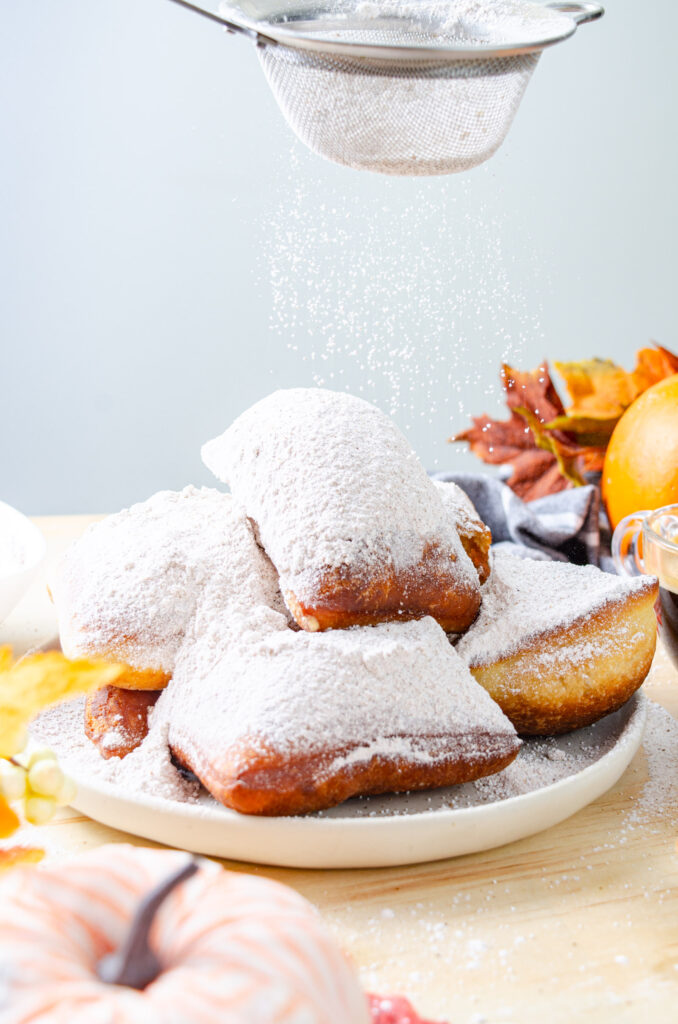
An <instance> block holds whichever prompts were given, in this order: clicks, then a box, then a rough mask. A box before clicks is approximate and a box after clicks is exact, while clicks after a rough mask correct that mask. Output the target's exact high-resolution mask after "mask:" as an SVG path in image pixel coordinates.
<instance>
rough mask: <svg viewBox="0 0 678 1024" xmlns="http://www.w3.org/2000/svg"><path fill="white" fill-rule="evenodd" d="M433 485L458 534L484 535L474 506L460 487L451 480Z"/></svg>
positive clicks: (483, 524)
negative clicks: (481, 533) (479, 533)
mask: <svg viewBox="0 0 678 1024" xmlns="http://www.w3.org/2000/svg"><path fill="white" fill-rule="evenodd" d="M433 483H434V485H435V487H436V488H437V490H438V493H439V494H440V497H441V498H442V501H443V506H444V508H445V511H446V512H447V514H448V515H449V516H450V518H451V520H452V522H453V523H454V524H455V525H456V527H457V530H458V531H459V533H461V534H463V535H469V536H472V535H473V534H474V533H478V532H483V533H484V532H485V530H487V527H486V526H485V523H484V522H483V521H482V519H481V518H480V516H479V515H478V513H477V512H476V509H475V505H474V504H473V502H472V501H471V499H470V498H469V496H468V494H466V492H465V491H462V489H461V487H459V486H458V485H457V484H455V483H453V482H452V481H451V480H434V481H433Z"/></svg>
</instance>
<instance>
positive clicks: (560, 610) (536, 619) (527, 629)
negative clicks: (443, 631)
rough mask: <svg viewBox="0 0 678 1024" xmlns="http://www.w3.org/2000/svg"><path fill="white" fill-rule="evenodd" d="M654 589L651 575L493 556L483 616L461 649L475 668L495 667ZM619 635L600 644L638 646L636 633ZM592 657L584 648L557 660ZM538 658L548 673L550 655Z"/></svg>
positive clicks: (497, 553) (484, 592) (570, 650)
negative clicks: (524, 649)
mask: <svg viewBox="0 0 678 1024" xmlns="http://www.w3.org/2000/svg"><path fill="white" fill-rule="evenodd" d="M654 585H655V580H654V577H651V576H643V577H638V578H636V579H630V578H628V577H620V576H613V575H611V574H610V573H605V572H601V570H600V569H596V567H595V566H593V565H584V566H582V565H572V564H571V563H570V562H553V561H535V560H534V559H528V558H516V557H515V556H514V555H509V554H507V553H505V552H502V551H493V552H492V573H491V575H490V578H489V580H488V581H487V583H486V584H485V585H484V586H483V588H482V597H483V603H482V606H481V609H480V614H479V615H478V618H477V619H476V621H475V622H474V623H473V625H472V626H471V627H470V629H469V630H468V632H466V633H465V634H464V635H463V636H462V637H460V639H459V640H458V642H457V645H456V650H457V652H458V653H459V654H460V655H461V657H462V658H463V659H464V661H465V662H466V664H467V665H469V666H470V667H471V668H478V667H480V666H482V665H491V664H493V663H494V662H496V661H499V660H500V659H502V658H507V657H509V656H510V655H512V654H515V653H516V652H517V651H518V650H520V649H521V648H522V647H523V646H524V645H525V644H526V643H529V642H530V641H533V640H536V639H537V638H538V637H542V636H545V635H546V634H548V633H551V632H552V631H554V630H560V629H565V630H568V629H571V628H572V627H573V626H574V625H575V623H577V622H579V621H582V620H586V619H587V618H588V616H590V615H592V614H593V613H594V612H598V611H600V610H601V609H603V608H604V607H605V606H607V605H609V604H615V603H618V602H623V601H625V600H626V599H627V598H628V597H629V595H631V594H639V593H643V592H647V591H648V590H650V589H652V587H654ZM621 629H623V627H621ZM618 633H619V631H617V632H616V633H615V634H614V635H610V634H608V635H606V636H605V637H603V638H601V642H603V641H604V642H605V643H607V644H618V643H622V645H623V643H629V644H630V643H633V642H634V639H635V634H632V633H631V632H630V631H629V632H628V635H623V634H621V633H619V635H618ZM580 646H582V645H580ZM591 653H592V652H591V650H590V648H589V647H586V646H585V645H584V646H582V649H581V650H579V651H578V650H577V649H575V648H574V647H568V648H566V649H564V650H563V651H562V652H558V656H561V657H565V658H567V659H569V660H570V662H571V661H572V660H573V659H576V658H579V659H585V658H586V657H587V656H588V655H590V654H591ZM539 656H540V657H541V658H542V661H543V663H544V667H545V668H547V667H548V664H547V663H548V659H549V652H548V651H542V652H541V654H540V655H539ZM554 656H555V655H554ZM551 667H553V666H551Z"/></svg>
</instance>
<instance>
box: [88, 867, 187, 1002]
mask: <svg viewBox="0 0 678 1024" xmlns="http://www.w3.org/2000/svg"><path fill="white" fill-rule="evenodd" d="M197 870H198V862H197V861H196V860H193V859H191V860H190V861H189V862H188V864H184V866H183V867H182V868H179V869H178V870H177V871H175V872H174V873H173V874H171V875H170V876H169V878H166V879H165V881H164V882H160V883H159V885H156V887H155V888H154V889H151V891H150V892H149V893H148V895H147V896H145V897H144V898H143V900H142V901H141V903H140V904H139V906H138V907H137V910H136V913H135V915H134V917H133V918H132V924H131V925H130V930H129V935H128V936H127V938H126V940H125V941H124V942H123V944H122V946H120V948H119V949H117V950H115V951H114V952H113V953H107V954H106V956H104V957H102V958H101V960H100V961H99V963H98V964H97V975H98V977H99V980H100V981H105V982H106V984H108V985H126V986H127V987H128V988H136V989H139V990H141V989H144V988H146V986H147V985H150V984H151V982H152V981H155V979H156V978H157V977H158V975H159V974H160V973H161V971H162V964H161V963H160V961H159V960H158V958H157V956H156V955H155V953H154V952H153V950H152V949H151V947H150V945H149V942H148V936H149V933H150V930H151V926H152V924H153V921H154V920H155V915H156V914H157V912H158V909H159V907H160V906H161V904H162V903H164V902H165V900H166V899H167V897H168V896H169V894H170V893H171V892H172V891H173V890H174V889H176V887H177V886H178V885H181V883H182V882H185V881H186V880H187V879H188V878H191V877H192V876H193V875H194V874H195V873H196V871H197Z"/></svg>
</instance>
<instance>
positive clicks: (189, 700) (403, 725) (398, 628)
mask: <svg viewBox="0 0 678 1024" xmlns="http://www.w3.org/2000/svg"><path fill="white" fill-rule="evenodd" d="M195 658H196V654H195V652H194V651H190V650H187V652H186V659H185V660H184V658H183V657H182V658H180V659H179V662H178V663H177V668H176V672H175V675H174V678H173V680H172V682H171V684H170V686H169V688H168V690H167V691H166V693H165V694H164V695H163V698H162V699H161V701H162V704H163V710H164V714H166V716H167V718H168V720H169V723H170V724H169V741H170V744H171V745H175V744H178V745H179V747H180V748H181V749H182V751H191V753H192V754H195V756H196V757H197V758H198V759H199V757H200V752H201V751H211V752H212V754H214V753H215V752H217V751H226V750H227V749H228V748H229V747H231V746H232V745H233V744H236V743H238V742H239V741H242V740H246V741H247V743H248V745H249V746H250V747H255V748H256V746H257V745H258V744H260V745H261V747H262V749H265V750H267V751H268V750H271V749H273V750H276V751H280V752H282V753H290V752H291V753H295V752H296V753H299V754H301V755H303V754H309V753H317V754H318V755H321V754H326V753H328V752H330V753H331V752H335V751H336V752H339V753H340V754H341V756H342V757H344V756H348V757H349V759H350V760H351V761H352V762H355V761H368V760H370V759H371V758H372V757H374V756H377V755H382V756H385V757H397V756H402V757H407V758H408V759H415V760H419V761H424V762H426V763H429V764H430V763H433V762H435V761H444V760H446V759H448V758H449V757H451V756H455V755H456V754H458V750H457V749H455V745H456V744H457V743H458V744H461V746H462V749H463V753H464V754H466V755H469V756H470V755H477V756H484V755H485V754H487V753H491V751H492V749H493V745H495V746H496V745H497V744H498V745H499V749H500V750H502V751H505V750H506V749H507V747H508V749H511V748H512V746H513V744H514V743H515V730H514V729H513V726H512V725H511V724H510V722H509V721H508V719H507V718H506V717H505V716H504V714H503V713H502V712H501V711H500V709H499V707H498V705H496V704H495V703H494V701H493V700H492V699H491V698H490V697H489V696H488V695H487V693H486V692H485V691H484V690H483V688H482V687H481V686H479V685H478V684H477V683H476V682H475V680H474V679H473V677H472V676H471V674H470V672H469V671H468V669H467V667H466V665H465V664H464V663H463V661H462V660H461V658H459V656H458V655H457V654H456V653H455V651H454V650H453V648H451V647H450V645H449V643H448V642H447V638H446V636H445V633H444V632H443V630H442V629H441V628H440V626H438V624H437V623H436V622H435V621H434V620H433V619H431V618H425V619H420V620H418V621H414V622H407V623H400V622H398V623H382V624H381V625H378V626H365V627H354V628H352V629H346V630H330V631H328V632H326V633H314V634H309V633H304V632H299V633H295V632H293V631H291V630H289V629H279V630H276V631H273V632H271V631H269V632H268V633H267V634H265V635H260V636H259V637H257V636H256V634H254V633H252V634H251V635H250V636H249V638H248V639H247V640H245V641H243V639H242V638H240V639H239V640H238V641H237V642H235V643H233V644H231V645H230V646H229V648H228V649H227V650H226V652H225V653H224V655H223V657H221V658H220V659H219V660H218V661H217V662H216V663H214V664H213V667H212V668H211V670H209V671H208V672H207V674H206V675H203V674H202V672H200V671H196V661H195ZM451 738H453V740H454V742H451ZM506 741H508V743H507V742H506ZM338 767H340V762H339V761H334V762H333V763H332V764H331V766H330V770H331V771H335V770H337V769H338Z"/></svg>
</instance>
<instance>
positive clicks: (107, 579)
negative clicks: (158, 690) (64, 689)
mask: <svg viewBox="0 0 678 1024" xmlns="http://www.w3.org/2000/svg"><path fill="white" fill-rule="evenodd" d="M50 589H51V592H52V595H53V598H54V602H55V605H56V610H57V614H58V617H59V632H60V636H61V643H62V647H63V649H64V652H65V653H66V654H67V655H68V656H69V657H76V656H78V655H86V654H104V655H107V656H109V657H119V658H121V659H122V660H123V661H125V662H126V663H127V664H130V665H132V666H134V667H136V668H140V669H159V670H162V671H165V672H168V673H171V671H172V669H173V666H174V661H175V659H176V656H177V653H178V651H179V649H180V647H181V645H182V644H183V642H184V638H185V636H186V632H187V630H188V629H189V628H196V619H199V620H200V623H204V622H207V623H210V622H211V623H218V622H219V621H221V619H222V618H223V617H224V615H225V613H226V610H227V609H229V608H232V609H233V610H237V609H248V608H251V607H255V606H257V605H264V606H269V607H274V608H278V610H280V611H282V608H283V605H282V599H281V597H280V593H279V589H278V579H277V575H276V573H275V570H274V569H273V566H272V565H271V563H270V562H269V560H268V559H267V558H266V555H265V554H264V553H263V551H262V550H261V548H260V547H259V545H258V544H257V542H256V540H255V537H254V534H253V531H252V526H251V524H250V522H249V521H248V519H247V518H246V516H245V515H244V514H243V512H242V510H241V509H239V508H236V506H235V504H234V502H233V501H232V499H231V497H230V495H228V494H222V493H220V492H219V491H216V490H213V489H209V488H202V489H196V488H195V487H187V488H185V489H184V490H183V491H161V492H159V493H158V494H155V495H153V496H152V497H151V498H149V499H148V501H144V502H142V503H140V504H138V505H133V506H132V507H131V508H129V509H125V510H124V511H122V512H119V513H117V514H116V515H112V516H108V517H107V518H106V519H104V520H102V521H101V522H99V523H95V524H93V525H92V526H90V527H89V528H88V529H87V530H86V531H85V533H84V534H83V536H82V537H81V538H80V539H78V540H77V541H75V543H74V544H73V545H72V546H71V547H70V548H69V549H68V551H67V553H66V555H65V556H64V558H63V560H62V562H61V564H60V566H59V567H58V569H57V571H56V573H55V575H54V578H53V579H52V580H51V582H50Z"/></svg>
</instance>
